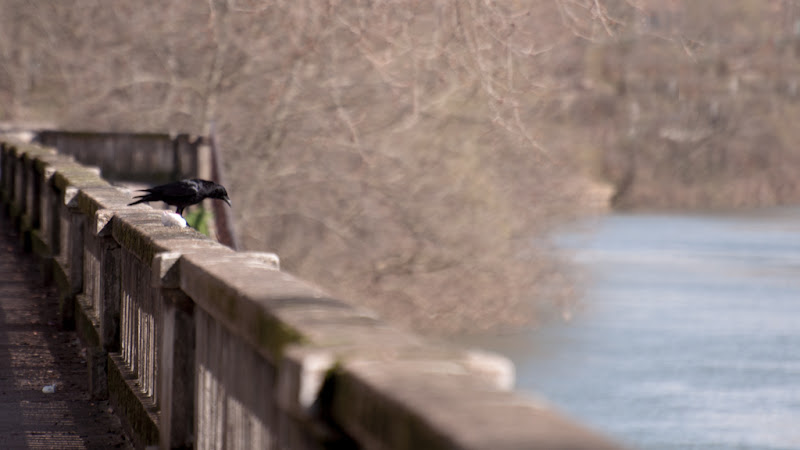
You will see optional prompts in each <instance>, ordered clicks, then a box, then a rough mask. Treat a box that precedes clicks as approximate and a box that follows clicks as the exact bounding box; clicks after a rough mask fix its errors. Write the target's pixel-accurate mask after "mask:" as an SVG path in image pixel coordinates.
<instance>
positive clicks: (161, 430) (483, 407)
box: [0, 142, 616, 449]
mask: <svg viewBox="0 0 800 450" xmlns="http://www.w3.org/2000/svg"><path fill="white" fill-rule="evenodd" d="M0 168H1V169H2V170H1V171H0V175H1V176H2V179H0V194H1V197H0V198H1V199H2V202H3V204H4V208H5V209H6V210H7V211H8V212H9V213H10V214H11V215H12V216H13V217H15V219H16V220H15V224H17V225H18V226H19V227H20V229H21V230H22V231H23V233H22V235H23V236H25V242H23V244H24V245H27V246H28V247H29V248H30V249H32V250H33V251H35V252H36V253H37V254H38V255H40V256H41V258H42V261H43V264H42V267H43V272H44V274H45V277H44V278H45V280H52V281H54V282H55V284H56V285H57V286H58V290H59V293H60V298H61V311H60V312H61V316H62V318H63V321H64V324H65V325H66V326H73V325H74V326H75V327H76V328H77V330H78V332H79V335H80V336H81V339H82V340H83V342H84V344H85V345H86V346H87V362H88V370H87V375H88V377H89V380H90V383H89V384H90V388H91V394H92V396H93V397H94V398H98V399H102V398H110V399H111V401H112V403H113V405H114V408H115V411H116V412H117V413H118V414H119V415H120V416H121V418H122V419H123V422H124V423H125V424H126V426H127V427H128V428H129V430H131V432H132V434H133V436H134V437H135V439H136V441H137V443H138V444H139V445H141V446H146V445H153V444H159V445H160V446H161V447H162V448H174V447H196V448H199V449H222V448H286V449H318V448H331V447H334V448H376V449H423V448H426V449H427V448H453V449H456V448H460V449H488V448H492V449H503V448H507V449H512V448H513V449H517V448H542V449H559V448H563V449H567V448H569V449H578V448H591V449H601V448H616V446H615V444H614V443H612V442H610V441H608V440H607V439H606V438H604V437H603V436H601V435H599V434H597V433H594V432H592V431H589V430H587V429H585V428H583V427H582V426H580V425H577V424H575V423H573V422H571V421H570V420H568V419H566V418H564V417H562V416H560V415H559V414H558V413H556V412H553V411H552V410H551V409H549V408H547V407H546V406H545V405H542V404H539V403H537V402H534V401H532V400H530V399H527V398H525V397H523V396H522V395H520V394H517V393H514V392H513V391H511V390H510V388H511V387H512V385H513V366H512V365H511V364H510V363H509V362H508V361H507V360H506V359H505V358H503V357H500V356H497V355H493V354H487V353H482V352H474V351H467V350H462V349H458V348H452V347H448V346H446V345H444V344H433V343H431V342H430V341H429V340H426V339H424V338H422V337H420V336H417V335H414V334H412V333H408V332H405V331H402V330H399V329H397V328H394V327H392V326H390V325H387V324H386V323H384V322H382V321H381V320H380V319H379V318H378V317H376V315H375V314H373V313H372V312H371V311H367V310H363V309H359V308H355V307H353V306H351V305H349V304H348V303H347V302H345V301H342V300H339V299H335V298H332V297H330V296H329V295H328V294H326V293H325V292H324V291H323V290H322V289H320V288H318V287H316V286H314V285H312V284H310V283H308V282H305V281H303V280H300V279H298V278H296V277H294V276H292V275H290V274H288V273H285V272H282V271H280V270H279V269H278V267H277V265H278V264H277V258H276V257H275V256H274V255H271V254H263V253H252V252H234V251H232V250H230V249H229V248H227V247H225V246H222V245H220V244H218V243H217V242H214V241H212V240H210V239H208V238H207V237H205V236H203V235H201V234H199V233H197V232H196V231H194V230H192V229H189V228H184V229H181V228H174V227H165V226H164V225H162V222H161V215H162V213H161V212H160V211H155V210H153V209H151V208H149V207H148V206H145V205H137V206H133V207H129V206H126V205H127V203H129V202H130V199H131V194H130V193H129V192H126V191H124V190H121V189H119V188H116V187H114V186H111V185H109V184H108V183H107V182H106V181H105V180H103V179H102V178H101V177H100V175H99V173H98V171H97V170H94V169H92V168H89V167H85V166H82V165H80V164H77V163H76V162H74V161H73V160H72V159H71V158H69V157H65V156H62V155H60V154H58V153H57V152H56V151H55V150H53V149H49V148H44V147H39V146H36V145H30V144H21V143H13V142H4V143H3V144H2V152H0Z"/></svg>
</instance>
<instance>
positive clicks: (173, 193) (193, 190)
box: [128, 178, 231, 215]
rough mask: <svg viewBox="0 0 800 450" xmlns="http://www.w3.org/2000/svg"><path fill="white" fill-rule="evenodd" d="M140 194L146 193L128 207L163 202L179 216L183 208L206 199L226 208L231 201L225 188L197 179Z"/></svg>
mask: <svg viewBox="0 0 800 450" xmlns="http://www.w3.org/2000/svg"><path fill="white" fill-rule="evenodd" d="M141 192H147V194H142V195H140V196H138V197H134V198H137V199H138V200H136V201H135V202H133V203H129V204H128V206H131V205H136V204H138V203H148V202H164V203H166V204H168V205H172V206H177V207H178V209H176V210H175V212H176V213H178V214H181V215H183V208H186V207H187V206H190V205H194V204H197V203H200V202H201V201H203V199H206V198H218V199H220V200H222V201H224V202H225V203H227V204H228V206H231V199H230V198H228V192H227V191H226V190H225V187H223V186H222V185H221V184H217V183H214V182H213V181H207V180H199V179H197V178H195V179H191V180H182V181H173V182H172V183H167V184H162V185H161V186H155V187H151V188H150V189H142V190H141Z"/></svg>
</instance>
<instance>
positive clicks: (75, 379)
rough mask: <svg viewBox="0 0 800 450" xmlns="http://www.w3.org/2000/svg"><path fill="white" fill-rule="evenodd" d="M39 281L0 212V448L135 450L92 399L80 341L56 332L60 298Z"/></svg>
mask: <svg viewBox="0 0 800 450" xmlns="http://www.w3.org/2000/svg"><path fill="white" fill-rule="evenodd" d="M40 280H41V275H40V272H39V265H38V263H37V262H36V260H35V259H34V258H33V256H32V255H30V254H26V253H25V252H24V251H23V250H22V245H21V240H20V238H19V235H18V234H17V233H16V232H15V231H14V227H13V226H12V224H11V223H10V220H9V218H8V217H7V216H6V214H4V213H3V212H0V448H4V449H6V448H8V449H25V448H34V449H56V448H57V449H113V448H122V449H128V448H132V446H131V444H130V441H129V440H128V439H127V438H126V437H125V435H124V433H123V431H122V426H121V425H120V423H119V420H118V419H117V417H116V416H115V415H114V414H113V411H112V410H111V409H110V406H109V404H108V402H98V401H92V400H90V397H89V393H88V386H87V380H88V377H87V376H86V373H87V370H88V369H87V365H86V361H85V359H83V356H82V355H81V349H80V346H79V344H78V339H77V336H76V334H75V333H74V332H70V331H64V330H62V329H60V321H59V318H58V312H57V311H58V297H57V295H56V293H55V291H54V290H53V289H51V288H48V287H45V286H43V284H42V283H41V281H40ZM46 386H49V387H51V388H53V389H54V390H55V392H53V393H45V392H43V389H44V388H45V387H46Z"/></svg>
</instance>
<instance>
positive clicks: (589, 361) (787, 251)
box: [473, 209, 800, 449]
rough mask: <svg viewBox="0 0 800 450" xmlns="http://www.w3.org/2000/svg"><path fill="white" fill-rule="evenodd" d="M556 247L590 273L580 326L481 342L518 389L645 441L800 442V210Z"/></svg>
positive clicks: (653, 221)
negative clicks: (502, 359) (512, 368)
mask: <svg viewBox="0 0 800 450" xmlns="http://www.w3.org/2000/svg"><path fill="white" fill-rule="evenodd" d="M558 242H559V243H560V245H561V247H562V248H564V250H565V251H568V252H569V255H570V257H571V258H572V259H573V260H574V261H575V262H576V263H577V264H578V265H579V266H580V267H582V268H583V270H584V271H585V273H586V278H587V281H586V286H585V292H584V294H583V298H582V301H581V307H580V309H579V310H578V311H577V312H576V313H575V314H574V315H573V318H572V320H571V321H570V322H568V323H559V324H552V325H548V326H547V327H545V328H543V329H539V330H536V331H531V332H528V333H522V334H516V335H511V336H501V337H483V338H480V339H478V341H479V342H478V343H477V344H478V345H479V346H483V347H486V348H489V349H492V350H496V351H499V352H501V353H504V354H506V355H507V356H509V357H511V358H512V359H513V360H514V362H515V363H516V365H517V386H518V388H519V389H520V390H524V391H530V392H536V393H539V394H541V395H543V396H544V397H545V399H546V400H547V401H549V402H550V403H552V404H555V405H556V406H557V407H558V408H560V409H561V410H563V411H566V412H567V413H568V414H569V415H571V416H573V417H575V418H577V419H579V420H581V421H583V422H584V423H587V424H589V425H590V426H591V427H593V428H596V429H599V430H601V431H604V432H605V433H607V434H609V435H611V436H613V437H615V438H617V439H618V440H619V441H621V442H623V443H625V444H627V445H630V446H632V447H635V448H643V449H689V448H697V449H746V448H752V449H800V209H781V210H770V211H761V212H759V213H752V214H740V215H724V216H699V215H697V216H676V215H612V216H608V217H606V218H603V219H599V220H596V221H593V222H592V223H586V224H581V225H579V226H576V227H575V228H574V229H573V230H571V231H569V232H568V233H564V234H563V235H561V236H559V238H558ZM473 344H474V342H473Z"/></svg>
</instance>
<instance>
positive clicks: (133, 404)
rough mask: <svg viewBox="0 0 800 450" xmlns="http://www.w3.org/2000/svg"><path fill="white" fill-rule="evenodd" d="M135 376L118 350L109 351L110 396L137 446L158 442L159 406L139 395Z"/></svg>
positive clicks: (156, 443)
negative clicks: (115, 351) (157, 407)
mask: <svg viewBox="0 0 800 450" xmlns="http://www.w3.org/2000/svg"><path fill="white" fill-rule="evenodd" d="M135 381H136V376H135V375H134V374H133V373H131V372H130V371H128V370H127V369H126V368H125V362H124V361H123V360H122V356H120V355H119V353H109V355H108V396H109V399H110V400H111V404H112V405H114V409H115V410H116V411H117V415H118V416H119V417H120V419H122V421H123V423H124V425H125V427H126V428H127V429H128V431H129V432H130V433H131V434H132V435H133V438H134V442H135V443H136V446H137V448H140V447H146V446H148V445H158V439H159V431H158V412H157V411H158V410H157V409H156V407H155V405H154V404H153V401H152V400H151V399H149V398H147V397H145V396H143V395H140V394H139V392H138V389H137V388H136V387H135V385H134V383H135Z"/></svg>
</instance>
